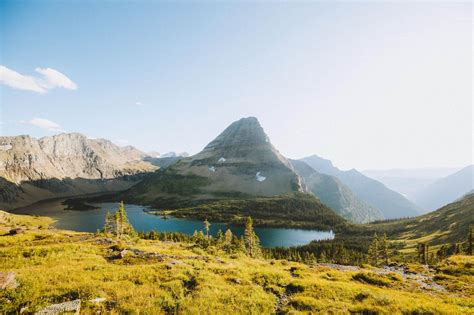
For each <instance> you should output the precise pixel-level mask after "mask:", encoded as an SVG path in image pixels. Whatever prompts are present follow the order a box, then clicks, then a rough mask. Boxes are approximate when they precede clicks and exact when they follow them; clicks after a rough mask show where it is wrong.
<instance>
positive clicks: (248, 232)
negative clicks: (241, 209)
mask: <svg viewBox="0 0 474 315" xmlns="http://www.w3.org/2000/svg"><path fill="white" fill-rule="evenodd" d="M244 245H245V251H246V253H247V255H249V256H250V257H257V256H259V255H260V240H259V239H258V236H257V234H255V231H254V230H253V221H252V218H251V217H247V222H246V224H245V231H244Z"/></svg>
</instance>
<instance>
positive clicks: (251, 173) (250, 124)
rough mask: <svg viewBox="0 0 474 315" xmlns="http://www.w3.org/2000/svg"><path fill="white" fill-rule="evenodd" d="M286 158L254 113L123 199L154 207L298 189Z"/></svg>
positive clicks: (295, 176) (142, 184)
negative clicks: (277, 148) (271, 141)
mask: <svg viewBox="0 0 474 315" xmlns="http://www.w3.org/2000/svg"><path fill="white" fill-rule="evenodd" d="M303 190H304V187H303V186H302V183H301V178H300V177H299V176H298V175H297V174H296V173H295V172H294V171H293V169H292V166H291V164H290V162H289V161H288V160H287V159H286V158H285V157H284V156H282V155H281V154H280V153H279V152H278V150H276V149H275V147H274V146H273V145H272V144H271V143H270V141H269V138H268V136H267V135H266V134H265V132H264V130H263V128H262V127H261V126H260V123H259V122H258V120H257V119H256V118H254V117H249V118H242V119H240V120H238V121H235V122H234V123H232V124H231V125H230V126H229V127H227V128H226V129H225V130H224V131H223V132H222V133H221V134H220V135H219V136H218V137H217V138H215V139H214V140H213V141H211V142H210V143H209V144H208V145H207V146H206V147H205V148H204V149H203V150H202V151H201V152H199V153H198V154H196V155H193V156H191V157H187V158H183V159H181V160H179V161H178V162H176V163H175V164H173V165H171V166H169V167H168V168H166V169H165V170H163V171H160V172H158V173H157V174H156V175H154V176H152V177H150V178H148V179H147V180H145V181H143V182H141V183H140V184H138V185H136V186H134V187H133V188H131V189H130V190H129V191H128V192H127V194H126V197H125V198H126V199H127V200H132V201H134V202H141V203H146V204H151V205H153V206H155V207H159V208H166V207H173V208H176V207H179V206H180V205H184V206H186V205H189V204H190V203H195V202H199V201H202V200H221V199H229V198H230V199H235V198H251V197H256V196H267V197H269V196H276V195H281V194H287V193H292V192H300V191H303Z"/></svg>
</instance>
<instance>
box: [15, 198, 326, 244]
mask: <svg viewBox="0 0 474 315" xmlns="http://www.w3.org/2000/svg"><path fill="white" fill-rule="evenodd" d="M94 205H95V206H97V207H99V209H96V210H88V211H72V210H64V206H63V205H61V202H60V201H59V200H57V201H51V202H42V203H37V204H35V205H32V206H28V207H25V208H23V209H20V210H18V211H15V213H28V214H36V215H43V216H49V217H52V218H54V219H55V220H57V222H56V223H55V224H54V226H55V227H57V228H60V229H66V230H73V231H78V232H95V231H97V230H98V229H101V228H102V227H103V226H104V220H105V214H106V213H107V211H108V210H109V211H110V212H115V210H116V209H117V203H100V204H94ZM125 209H126V211H127V215H128V219H129V221H130V223H131V224H132V225H133V227H134V228H135V230H137V231H142V230H143V231H151V230H157V231H160V232H181V233H186V234H190V235H191V234H193V233H194V231H195V230H197V231H199V230H202V229H203V223H202V221H199V220H194V219H186V218H184V219H182V218H173V217H168V218H167V219H164V218H163V217H161V216H157V215H153V214H148V213H147V212H146V211H144V210H147V209H149V208H147V207H146V206H140V205H133V204H126V205H125ZM228 228H230V229H231V230H232V233H233V234H235V235H237V236H238V237H240V236H241V235H242V234H243V231H244V227H243V226H236V225H229V224H226V223H220V222H211V229H210V233H211V234H212V235H216V234H217V231H218V230H219V229H221V230H222V231H223V232H225V230H227V229H228ZM255 233H257V235H258V237H259V238H260V243H261V245H262V246H264V247H276V246H282V247H288V246H298V245H304V244H308V243H309V242H311V241H313V240H325V239H333V238H334V233H333V232H332V231H317V230H302V229H285V228H272V227H255Z"/></svg>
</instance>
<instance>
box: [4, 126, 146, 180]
mask: <svg viewBox="0 0 474 315" xmlns="http://www.w3.org/2000/svg"><path fill="white" fill-rule="evenodd" d="M0 146H2V148H4V149H2V150H0V176H1V177H3V178H5V179H7V180H8V181H10V182H13V183H17V184H18V183H21V182H24V181H34V180H42V179H51V178H56V179H64V178H85V179H107V178H116V177H119V176H123V175H131V174H135V173H138V172H141V171H144V170H150V169H152V167H151V165H150V164H149V163H146V162H143V161H142V159H143V158H144V157H145V154H144V153H142V152H140V151H139V150H137V149H135V148H133V147H119V146H117V145H114V144H113V143H112V142H111V141H108V140H104V139H88V138H87V137H86V136H84V135H81V134H78V133H71V134H60V135H55V136H52V137H44V138H41V139H35V138H32V137H30V136H16V137H0Z"/></svg>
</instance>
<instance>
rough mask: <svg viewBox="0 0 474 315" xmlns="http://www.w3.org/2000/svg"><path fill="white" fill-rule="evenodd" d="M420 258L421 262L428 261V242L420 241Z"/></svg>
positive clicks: (425, 262)
mask: <svg viewBox="0 0 474 315" xmlns="http://www.w3.org/2000/svg"><path fill="white" fill-rule="evenodd" d="M418 259H419V261H420V263H422V264H427V263H428V245H427V244H426V243H418Z"/></svg>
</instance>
